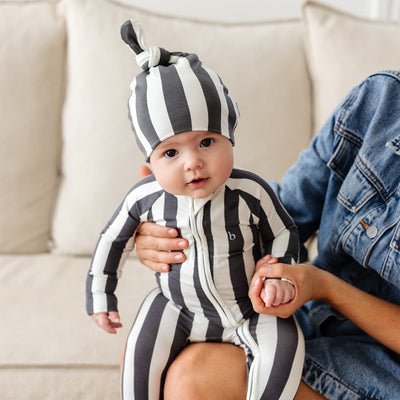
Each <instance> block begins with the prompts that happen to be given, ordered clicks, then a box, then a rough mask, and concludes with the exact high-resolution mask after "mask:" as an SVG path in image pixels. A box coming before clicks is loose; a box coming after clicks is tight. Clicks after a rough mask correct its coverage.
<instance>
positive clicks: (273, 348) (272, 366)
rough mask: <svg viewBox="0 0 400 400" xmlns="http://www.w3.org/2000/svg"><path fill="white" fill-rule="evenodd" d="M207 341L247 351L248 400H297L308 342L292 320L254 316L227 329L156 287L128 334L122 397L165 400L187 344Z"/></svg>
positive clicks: (125, 399) (129, 399)
mask: <svg viewBox="0 0 400 400" xmlns="http://www.w3.org/2000/svg"><path fill="white" fill-rule="evenodd" d="M210 332H213V335H212V336H210V335H209V333H210ZM206 341H213V342H229V343H233V344H235V345H237V346H241V347H243V349H244V350H245V352H246V355H247V360H248V377H249V378H248V390H247V400H257V399H265V400H278V399H281V400H291V399H293V398H294V396H295V394H296V392H297V388H298V385H299V381H300V377H301V372H302V368H303V358H304V342H303V335H302V332H301V329H300V327H299V326H298V324H297V322H296V320H295V319H294V318H293V317H291V318H288V319H280V318H275V317H273V316H269V315H258V314H253V315H252V316H251V317H250V318H249V319H248V320H246V321H245V322H244V323H243V324H241V325H240V326H239V327H237V328H222V327H221V326H218V325H215V324H213V323H212V322H210V321H208V320H207V319H206V318H204V317H202V316H199V315H198V314H193V313H190V312H189V311H188V310H186V309H183V308H181V307H179V306H177V305H176V304H174V303H173V302H170V301H168V300H167V299H166V297H165V296H164V295H162V294H161V292H160V291H159V290H158V289H156V290H154V291H152V292H151V293H150V294H149V295H148V296H147V298H146V299H145V301H144V303H143V305H142V307H141V309H140V311H139V314H138V316H137V318H136V321H135V323H134V324H133V327H132V329H131V331H130V333H129V335H128V339H127V343H126V348H125V354H124V363H123V370H122V374H121V393H122V399H123V400H135V399H137V400H139V399H140V400H146V399H152V400H158V399H160V398H162V395H161V393H162V391H163V385H164V382H165V376H166V372H167V370H168V367H169V366H170V365H171V363H172V361H173V360H174V359H175V358H176V356H177V355H178V354H179V353H180V352H181V351H182V350H183V348H184V347H185V346H186V345H187V344H188V343H191V342H206ZM227 367H228V366H227ZM228 368H229V367H228Z"/></svg>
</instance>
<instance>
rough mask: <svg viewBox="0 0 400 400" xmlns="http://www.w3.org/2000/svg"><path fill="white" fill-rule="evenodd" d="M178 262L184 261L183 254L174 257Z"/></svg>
mask: <svg viewBox="0 0 400 400" xmlns="http://www.w3.org/2000/svg"><path fill="white" fill-rule="evenodd" d="M174 258H175V260H176V261H182V260H183V255H182V254H181V253H177V254H175V256H174Z"/></svg>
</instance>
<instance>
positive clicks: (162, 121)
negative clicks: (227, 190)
mask: <svg viewBox="0 0 400 400" xmlns="http://www.w3.org/2000/svg"><path fill="white" fill-rule="evenodd" d="M121 35H122V38H123V40H124V41H125V42H126V43H127V44H128V45H129V46H130V47H131V48H132V50H133V51H134V52H135V53H136V54H137V57H136V59H137V62H138V64H139V65H140V66H141V67H143V68H144V69H145V71H144V72H142V73H141V74H139V75H138V76H137V77H135V78H134V79H133V81H132V83H131V90H132V96H131V97H130V99H129V103H128V105H129V117H130V120H131V124H132V129H133V131H134V133H135V136H136V140H137V142H138V145H139V147H140V149H141V150H142V151H143V153H144V154H145V156H146V159H147V160H148V158H149V156H150V154H151V152H152V150H153V149H154V148H155V147H156V146H157V145H158V144H159V143H160V142H161V141H163V140H165V139H167V138H169V137H171V136H173V135H175V134H178V133H182V132H188V131H210V132H214V133H219V134H221V135H223V136H225V137H227V138H228V139H230V140H231V141H232V143H234V130H235V128H236V124H237V119H238V116H239V112H238V109H237V106H236V104H235V103H234V102H233V101H232V99H231V98H230V96H229V95H228V89H227V88H226V87H225V86H224V84H223V83H222V81H221V79H220V77H219V76H218V75H217V74H216V73H215V72H214V71H212V70H210V69H208V68H205V67H204V66H203V65H202V62H201V60H200V59H199V57H198V56H197V55H196V54H187V53H169V52H167V51H166V50H165V49H161V48H158V47H148V46H147V45H146V44H145V41H144V36H143V31H142V28H141V25H140V24H139V23H137V22H135V21H127V22H125V23H124V24H123V26H122V28H121Z"/></svg>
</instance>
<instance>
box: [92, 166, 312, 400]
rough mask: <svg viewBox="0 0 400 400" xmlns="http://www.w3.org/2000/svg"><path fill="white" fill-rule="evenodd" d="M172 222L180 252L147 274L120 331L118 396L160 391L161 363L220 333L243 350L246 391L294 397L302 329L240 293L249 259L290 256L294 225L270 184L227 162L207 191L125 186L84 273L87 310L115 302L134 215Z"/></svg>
mask: <svg viewBox="0 0 400 400" xmlns="http://www.w3.org/2000/svg"><path fill="white" fill-rule="evenodd" d="M144 221H153V222H156V223H158V224H161V225H165V226H171V227H177V228H178V229H179V231H180V235H181V236H182V237H184V238H186V239H187V240H188V241H189V248H188V249H187V250H185V255H186V261H185V262H184V263H181V264H173V265H171V270H170V272H169V273H164V274H160V273H156V279H157V283H158V288H157V289H155V290H154V291H152V292H151V293H150V294H149V295H148V296H147V297H146V299H145V300H144V303H143V305H142V307H141V309H140V311H139V313H138V315H137V317H136V320H135V322H134V324H133V327H132V329H131V331H130V333H129V336H128V339H127V345H126V350H125V356H124V362H123V370H122V379H121V381H122V383H121V385H122V386H121V390H122V398H123V399H124V400H132V399H135V400H146V399H151V400H155V399H160V398H163V383H164V381H165V376H166V371H167V369H168V367H169V365H170V364H171V363H172V361H173V360H174V359H175V358H176V356H177V355H178V354H179V352H180V351H181V350H182V349H183V348H184V347H185V346H186V345H187V344H189V343H193V342H207V341H210V342H229V343H233V344H235V345H237V346H241V347H242V348H243V349H244V351H245V353H246V356H247V365H248V388H247V399H248V400H250V399H252V400H256V399H269V400H273V399H293V398H294V396H295V394H296V391H297V388H298V385H299V383H300V379H301V372H302V366H303V358H304V342H303V335H302V332H301V330H300V328H299V326H298V324H297V321H296V320H295V319H294V317H290V318H288V319H280V318H277V317H274V316H269V315H260V314H257V313H255V312H254V310H253V308H252V304H251V301H250V299H249V297H248V290H249V284H250V281H251V278H252V276H253V274H254V269H255V262H256V261H257V260H258V259H260V258H261V257H262V256H263V255H265V254H272V255H273V256H275V257H278V259H279V260H280V261H281V262H286V263H289V264H291V263H295V262H297V258H298V233H297V228H296V226H295V225H294V223H293V221H292V219H291V218H290V216H289V215H288V214H287V212H286V211H285V210H284V208H283V207H282V205H281V204H280V202H279V200H278V199H277V197H276V196H275V194H274V192H273V191H272V189H271V188H270V187H269V185H268V184H267V183H266V182H265V181H263V180H262V179H261V178H260V177H258V176H257V175H255V174H253V173H251V172H248V171H245V170H241V169H236V168H234V169H233V171H232V174H231V176H230V177H229V179H228V180H227V181H226V182H225V184H224V185H222V186H220V187H219V188H218V189H217V190H216V191H215V192H214V193H213V194H212V195H211V196H210V197H208V198H205V199H193V198H191V197H187V196H174V195H171V194H169V193H167V192H165V191H164V190H163V189H162V188H161V187H160V185H159V184H158V183H157V181H156V180H155V178H154V176H149V177H147V178H144V179H142V180H141V181H140V182H139V183H138V184H136V185H135V186H134V187H133V188H132V190H131V191H130V192H129V193H128V195H127V196H126V198H125V199H124V201H123V202H122V204H121V205H120V207H119V209H118V210H117V211H116V212H115V214H114V216H113V217H112V219H111V221H110V222H109V223H108V225H107V226H106V228H105V229H104V230H103V232H102V234H101V237H100V239H99V242H98V244H97V247H96V250H95V253H94V256H93V259H92V265H91V268H90V271H89V274H88V279H87V311H88V313H89V314H93V313H97V312H105V311H117V300H116V297H115V294H114V291H115V288H116V286H117V280H118V278H119V277H120V275H121V268H122V265H123V263H124V261H125V259H126V256H127V254H128V253H129V251H130V250H132V248H133V243H134V239H133V237H134V233H135V231H136V229H137V227H138V226H139V224H140V223H142V222H144Z"/></svg>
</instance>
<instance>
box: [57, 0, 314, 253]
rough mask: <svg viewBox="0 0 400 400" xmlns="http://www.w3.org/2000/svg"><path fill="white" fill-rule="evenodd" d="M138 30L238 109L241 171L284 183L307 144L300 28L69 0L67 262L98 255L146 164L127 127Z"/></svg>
mask: <svg viewBox="0 0 400 400" xmlns="http://www.w3.org/2000/svg"><path fill="white" fill-rule="evenodd" d="M127 19H135V20H139V21H140V22H141V23H142V25H143V27H144V30H145V33H146V39H147V43H148V44H150V45H156V46H161V47H164V48H166V49H168V50H177V51H186V52H195V53H197V54H198V55H199V56H200V57H201V58H202V60H203V61H204V64H205V65H206V66H208V67H210V68H212V69H214V70H215V71H216V72H218V73H219V74H220V76H221V78H222V80H223V81H224V83H225V84H226V86H227V87H228V88H229V90H230V94H231V96H232V97H233V98H234V99H236V101H237V102H238V105H239V108H240V110H241V119H240V121H239V125H238V128H237V131H236V141H237V144H236V148H235V157H236V160H235V161H236V164H237V165H238V166H240V167H243V168H248V169H252V170H254V171H255V172H258V173H259V174H261V175H262V176H263V177H264V178H266V179H277V180H279V179H280V177H281V175H282V174H283V172H284V171H285V170H286V169H287V168H288V167H289V166H290V165H291V164H292V163H293V162H294V161H295V160H296V158H297V156H298V153H299V152H300V150H302V149H303V148H305V147H306V146H307V144H308V141H309V137H310V134H311V109H310V103H311V101H310V91H311V89H310V85H309V79H308V72H307V67H306V63H305V56H304V52H303V46H302V38H301V25H300V22H299V21H283V22H265V23H250V24H221V23H212V22H199V21H192V20H187V19H182V18H173V17H168V16H160V15H156V14H153V13H150V12H145V11H142V10H139V9H136V8H133V7H130V6H127V5H120V4H118V3H116V2H114V1H111V0H96V1H93V0H67V1H66V21H67V32H68V72H67V75H68V87H67V93H66V103H65V108H64V123H63V144H64V145H63V153H62V170H63V180H62V183H61V188H60V193H59V197H58V201H57V207H56V213H55V218H54V225H53V234H54V246H55V251H56V252H58V253H64V254H65V253H66V254H90V253H92V252H93V249H94V246H95V244H96V241H97V239H98V236H99V233H100V231H101V230H102V228H103V227H104V225H105V224H106V222H107V221H108V219H109V218H110V217H111V215H112V213H113V211H114V210H115V209H116V207H117V206H118V204H119V203H120V201H121V200H122V198H123V196H124V195H125V194H126V192H127V191H128V190H129V189H130V187H132V186H133V184H134V183H135V182H136V181H137V180H138V179H139V174H138V170H139V166H140V165H142V164H144V157H143V154H142V153H141V152H140V151H139V150H138V148H137V146H136V144H135V140H134V136H133V133H132V132H131V130H130V123H129V120H128V111H127V101H128V98H129V96H130V89H129V85H130V82H131V80H132V79H133V77H134V76H135V75H136V74H137V73H138V72H140V71H139V68H138V67H137V65H136V61H135V59H134V55H133V53H132V52H131V50H130V49H129V48H128V47H127V46H126V45H125V44H124V43H123V42H122V40H121V38H120V34H119V30H120V26H121V24H122V23H123V22H124V21H125V20H127Z"/></svg>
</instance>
